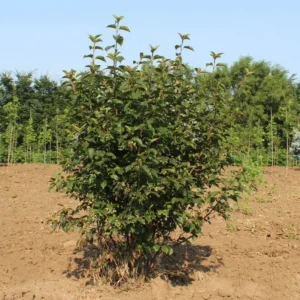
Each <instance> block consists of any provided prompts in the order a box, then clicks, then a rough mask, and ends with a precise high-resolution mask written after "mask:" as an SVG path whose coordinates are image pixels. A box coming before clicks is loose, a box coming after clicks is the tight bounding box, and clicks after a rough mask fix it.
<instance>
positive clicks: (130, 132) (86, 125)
mask: <svg viewBox="0 0 300 300" xmlns="http://www.w3.org/2000/svg"><path fill="white" fill-rule="evenodd" d="M114 18H115V22H114V23H113V24H111V25H109V26H108V28H110V29H112V30H114V35H113V39H114V41H113V44H111V46H108V47H103V46H102V39H101V35H96V36H92V35H91V36H90V41H91V46H90V50H91V54H88V55H86V56H85V58H87V59H89V60H90V62H89V64H88V66H87V70H86V71H84V72H81V73H77V72H76V71H75V70H71V71H69V72H68V71H64V72H65V76H64V78H65V81H64V82H63V83H62V84H58V83H57V82H55V81H53V80H51V79H50V78H49V77H47V76H42V77H40V78H39V79H33V74H32V73H27V74H20V73H17V74H16V75H15V76H12V75H10V74H9V73H3V74H1V75H0V161H1V162H8V163H17V162H21V163H60V164H61V165H62V167H63V171H64V173H63V175H62V174H57V176H56V177H55V178H52V180H51V187H52V188H55V189H56V190H58V191H64V192H65V193H67V194H68V195H69V196H71V197H73V198H75V199H76V200H78V202H79V204H78V206H77V207H76V208H75V209H68V208H63V209H62V210H61V211H60V212H59V213H58V214H56V215H55V216H53V219H52V225H53V228H54V229H55V228H56V227H60V228H62V229H63V230H64V231H69V230H72V229H73V228H74V227H79V228H80V229H81V233H82V241H81V245H82V246H83V247H84V246H87V245H88V243H90V244H93V243H95V244H96V245H98V246H100V247H99V249H100V253H99V257H98V258H97V259H96V260H95V261H94V262H93V265H94V266H95V267H96V268H97V269H98V270H99V272H100V275H101V277H102V278H105V279H107V281H108V282H110V283H112V284H113V285H115V286H118V285H120V284H122V283H123V282H125V281H126V280H128V278H137V277H140V276H143V277H145V278H147V277H149V276H150V274H151V271H152V270H153V267H154V264H155V261H156V258H157V256H159V255H162V254H167V255H171V254H172V253H173V251H174V247H175V245H177V244H181V243H187V242H189V241H190V240H191V239H195V238H197V237H198V235H199V234H200V233H201V228H202V225H203V223H205V222H210V216H211V215H212V214H213V213H218V214H220V215H221V216H223V217H224V218H226V217H227V216H228V213H229V212H230V206H229V201H230V200H234V201H237V199H238V198H239V197H240V194H241V192H243V191H245V190H246V191H247V190H248V191H249V189H250V190H252V189H254V188H255V187H256V185H257V178H258V177H259V176H261V171H260V166H263V165H272V166H273V165H289V164H290V163H291V162H290V159H291V158H293V157H295V155H294V156H291V157H290V145H291V141H292V140H293V128H294V127H296V126H297V124H298V115H299V110H300V106H299V100H300V99H299V84H296V83H295V82H294V79H293V77H288V72H287V71H286V70H284V69H282V68H281V67H278V66H271V65H270V64H269V63H267V62H265V61H260V62H255V61H253V59H252V58H251V57H242V58H240V59H239V60H238V61H237V62H236V63H234V64H233V65H232V66H230V67H228V66H227V65H225V64H223V63H220V62H219V59H220V58H221V56H222V53H215V52H211V57H212V62H210V63H208V64H207V65H206V69H205V70H202V69H200V68H192V67H191V66H189V65H187V64H185V63H184V59H183V56H184V51H193V48H192V47H191V46H189V45H186V42H187V41H188V40H189V35H188V34H179V38H180V40H179V44H178V45H176V46H175V50H176V56H175V58H174V59H169V58H165V57H163V56H161V55H159V54H158V46H156V47H154V46H150V54H144V53H140V57H139V59H138V60H137V61H135V62H133V64H132V65H124V64H123V61H124V57H123V56H121V51H120V49H121V46H122V45H123V43H124V37H123V35H122V34H123V33H126V32H129V31H130V30H129V28H128V27H127V26H124V25H121V21H122V19H123V17H117V16H114ZM99 52H100V54H99ZM294 145H296V144H295V141H294V144H293V146H294ZM241 165H242V166H243V167H238V166H241ZM229 166H237V167H235V168H227V167H229ZM259 179H260V178H259ZM239 209H240V211H241V212H242V213H244V214H247V215H248V214H251V211H250V209H249V207H248V206H247V205H245V206H240V207H239ZM233 229H234V228H232V229H231V230H233ZM175 231H177V232H176V235H175V234H174V232H175ZM177 233H178V234H177Z"/></svg>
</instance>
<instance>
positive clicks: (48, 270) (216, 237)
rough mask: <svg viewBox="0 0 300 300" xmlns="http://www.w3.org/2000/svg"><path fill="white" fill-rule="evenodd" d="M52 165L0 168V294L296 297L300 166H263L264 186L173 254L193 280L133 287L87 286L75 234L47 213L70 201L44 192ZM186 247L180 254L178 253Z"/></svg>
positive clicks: (107, 299)
mask: <svg viewBox="0 0 300 300" xmlns="http://www.w3.org/2000/svg"><path fill="white" fill-rule="evenodd" d="M57 170H58V167H57V166H46V165H11V166H8V167H0V224H1V231H0V240H1V242H0V299H3V300H4V299H5V300H8V299H57V300H61V299H65V300H67V299H74V300H75V299H104V300H112V299H120V300H129V299H133V300H136V299H143V300H150V299H151V300H152V299H153V300H156V299H157V300H171V299H172V300H175V299H176V300H177V299H178V300H179V299H182V300H183V299H195V300H196V299H212V300H218V299H223V298H225V299H243V300H244V299H245V300H247V299H253V300H258V299H270V300H271V299H272V300H277V299H278V300H279V299H280V300H281V299H284V300H285V299H292V300H296V299H300V185H299V177H300V169H296V168H294V169H290V170H289V174H288V178H285V169H284V168H280V167H274V168H265V169H264V185H263V186H261V187H260V188H259V191H258V192H256V193H253V194H252V195H251V196H246V197H245V198H244V199H243V201H241V202H240V203H239V206H238V207H237V206H236V205H235V206H234V212H233V213H232V218H231V219H230V220H228V221H225V220H223V219H221V218H219V217H216V218H214V220H213V223H212V225H208V224H207V225H205V226H204V229H203V236H202V237H201V238H199V240H198V241H197V242H195V243H194V244H193V246H191V247H188V248H186V249H182V250H181V251H179V252H178V253H177V254H176V255H175V256H174V257H172V258H170V260H171V263H172V265H173V266H174V267H177V268H178V269H180V268H183V265H185V266H190V267H193V268H194V270H195V271H196V272H195V275H194V279H195V280H193V281H191V282H184V281H180V280H178V281H176V280H173V281H170V280H168V279H167V278H160V277H158V278H155V279H153V280H152V281H151V282H150V283H147V284H144V285H143V286H141V287H139V288H138V289H137V288H136V289H134V290H133V289H127V290H124V289H123V290H122V291H116V290H113V289H112V288H110V287H107V286H104V285H94V286H93V285H86V281H87V279H86V278H84V277H83V275H84V273H85V269H84V260H82V257H81V255H82V254H80V253H74V249H75V247H76V240H77V237H78V234H77V233H76V232H74V233H71V234H66V233H63V232H61V231H56V232H52V229H51V228H50V226H49V225H47V224H46V220H47V218H48V217H49V216H50V215H51V214H52V213H53V212H55V211H57V210H58V209H59V208H60V207H59V206H58V204H59V203H63V204H65V205H72V203H73V201H71V200H70V199H68V198H67V197H66V196H64V195H62V194H58V193H55V192H48V181H49V178H50V177H51V175H53V174H54V173H55V172H56V171H57ZM183 253H184V258H183V257H182V255H181V254H183Z"/></svg>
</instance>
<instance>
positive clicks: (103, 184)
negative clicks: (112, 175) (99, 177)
mask: <svg viewBox="0 0 300 300" xmlns="http://www.w3.org/2000/svg"><path fill="white" fill-rule="evenodd" d="M106 186H107V181H106V180H104V181H102V183H101V187H102V188H103V189H104V188H105V187H106Z"/></svg>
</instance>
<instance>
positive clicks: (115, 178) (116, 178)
mask: <svg viewBox="0 0 300 300" xmlns="http://www.w3.org/2000/svg"><path fill="white" fill-rule="evenodd" d="M110 177H111V178H112V179H114V180H119V177H118V176H117V175H116V174H112V175H110Z"/></svg>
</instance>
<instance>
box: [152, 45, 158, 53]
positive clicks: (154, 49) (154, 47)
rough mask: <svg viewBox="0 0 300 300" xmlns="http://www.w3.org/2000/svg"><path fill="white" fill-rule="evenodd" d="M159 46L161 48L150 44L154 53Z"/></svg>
mask: <svg viewBox="0 0 300 300" xmlns="http://www.w3.org/2000/svg"><path fill="white" fill-rule="evenodd" d="M158 48H159V46H151V45H150V49H151V53H154V52H155V51H156V50H157V49H158Z"/></svg>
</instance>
